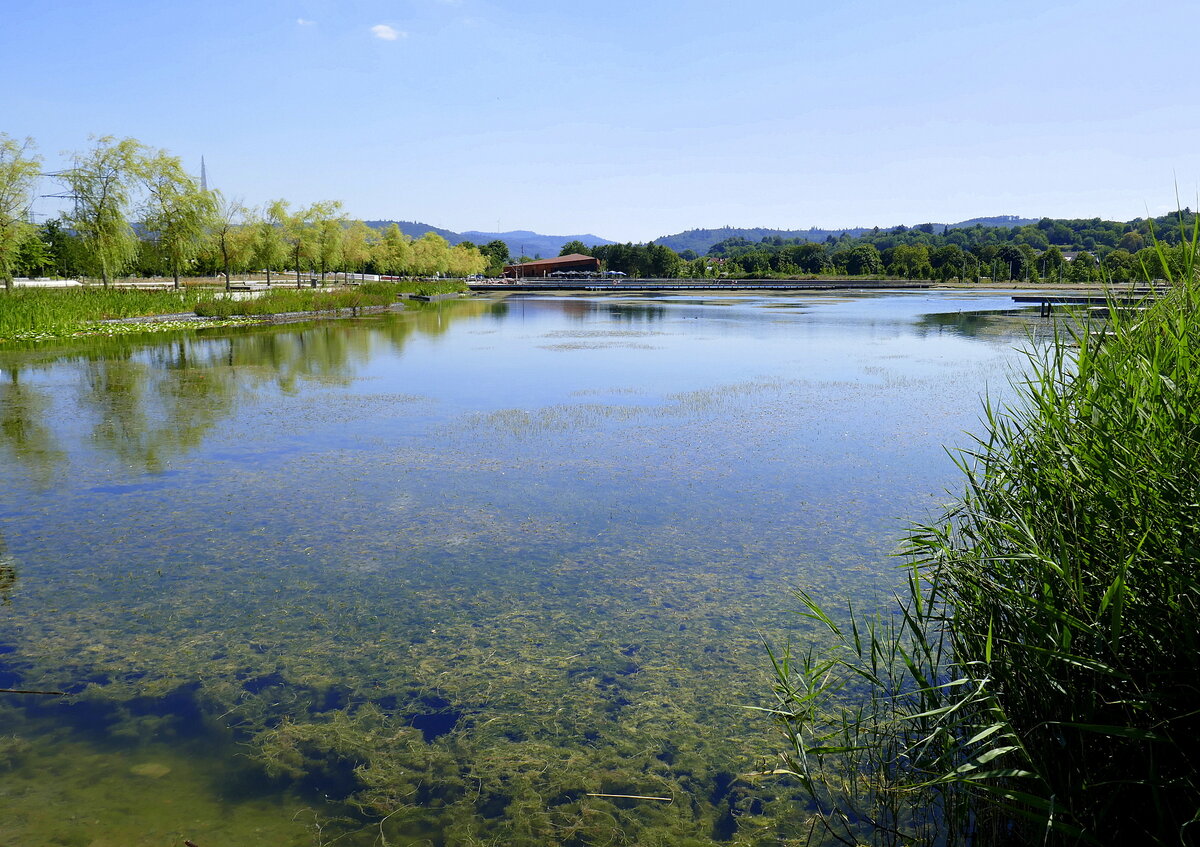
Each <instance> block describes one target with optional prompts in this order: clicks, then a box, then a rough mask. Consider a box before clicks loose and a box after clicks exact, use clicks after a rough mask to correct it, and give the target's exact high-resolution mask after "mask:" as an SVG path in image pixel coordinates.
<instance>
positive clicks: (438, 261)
mask: <svg viewBox="0 0 1200 847" xmlns="http://www.w3.org/2000/svg"><path fill="white" fill-rule="evenodd" d="M449 264H450V242H448V241H447V240H446V239H444V238H442V237H441V236H440V235H438V234H437V233H436V232H427V233H425V234H424V235H422V236H421V237H420V238H418V239H417V240H416V241H414V242H413V245H412V271H413V274H414V275H416V276H434V275H435V274H439V273H442V272H443V271H445V270H447V269H448V267H449Z"/></svg>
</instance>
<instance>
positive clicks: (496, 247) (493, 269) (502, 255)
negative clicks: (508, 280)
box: [480, 239, 510, 276]
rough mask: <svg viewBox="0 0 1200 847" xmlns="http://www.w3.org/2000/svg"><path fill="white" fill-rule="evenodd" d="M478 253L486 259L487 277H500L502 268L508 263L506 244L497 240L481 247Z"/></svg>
mask: <svg viewBox="0 0 1200 847" xmlns="http://www.w3.org/2000/svg"><path fill="white" fill-rule="evenodd" d="M480 252H481V253H483V255H484V256H485V257H486V258H487V262H488V264H487V274H488V275H489V276H500V274H501V273H503V271H504V266H505V265H507V264H508V263H509V261H510V259H509V255H508V244H507V243H505V242H504V241H501V240H499V239H496V240H495V241H489V242H488V243H487V244H485V245H483V247H481V248H480Z"/></svg>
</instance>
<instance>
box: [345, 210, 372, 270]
mask: <svg viewBox="0 0 1200 847" xmlns="http://www.w3.org/2000/svg"><path fill="white" fill-rule="evenodd" d="M378 240H379V233H378V231H376V230H374V229H372V228H371V227H369V226H367V225H366V224H365V223H364V222H362V221H352V222H351V223H350V225H349V226H348V227H346V231H345V232H344V233H343V234H342V263H343V267H345V268H346V273H347V274H349V273H352V272H353V273H362V272H363V269H364V268H365V267H366V265H367V262H369V261H370V260H371V256H372V251H373V248H374V246H375V242H376V241H378ZM351 269H353V270H351Z"/></svg>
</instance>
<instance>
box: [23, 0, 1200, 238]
mask: <svg viewBox="0 0 1200 847" xmlns="http://www.w3.org/2000/svg"><path fill="white" fill-rule="evenodd" d="M0 10H2V11H4V15H3V20H4V21H5V23H4V26H3V28H2V29H0V56H3V57H4V67H5V81H4V83H3V85H2V86H0V131H3V132H7V133H8V134H9V135H12V136H17V137H24V136H32V137H33V138H34V140H35V141H36V142H37V145H38V149H39V152H41V154H42V155H43V156H44V158H45V159H46V167H47V168H48V169H51V168H55V167H61V166H62V165H63V164H65V162H66V157H64V156H63V154H64V153H69V152H70V151H74V150H82V149H85V148H86V147H88V145H89V140H88V139H89V136H90V135H116V136H119V137H125V136H132V137H134V138H137V139H138V140H140V141H142V142H143V143H145V144H147V145H151V146H153V147H160V148H165V149H167V150H169V151H170V152H171V153H173V154H175V155H178V156H180V157H182V158H183V160H184V162H185V163H186V164H187V165H188V166H189V167H190V168H192V169H193V170H195V171H197V172H198V171H199V162H200V157H201V156H202V155H203V156H204V157H205V159H206V161H207V165H208V172H209V177H210V184H212V185H213V186H214V187H217V188H220V189H221V190H222V191H224V192H225V193H226V194H228V195H231V196H234V197H237V198H240V199H241V200H242V201H243V202H245V203H247V204H251V205H258V204H262V203H264V202H266V201H269V200H272V199H274V198H280V197H282V198H286V199H288V200H290V201H292V202H293V204H308V203H311V202H313V201H316V200H325V199H333V200H340V201H342V203H343V204H344V207H345V210H346V211H347V212H348V213H349V214H350V215H351V216H352V217H359V218H367V219H371V218H391V219H400V220H420V221H424V222H426V223H429V224H434V225H437V226H442V227H446V228H449V229H453V230H459V231H461V230H467V229H480V230H495V229H500V230H511V229H532V230H536V231H539V232H543V233H552V234H576V233H584V232H590V233H594V234H596V235H601V236H605V237H608V238H612V239H618V240H622V241H624V240H633V241H644V240H648V239H651V238H655V237H658V236H661V235H667V234H670V233H674V232H678V231H680V230H683V229H688V228H692V227H710V226H724V225H726V224H728V225H731V226H769V227H779V228H807V227H810V226H818V227H827V228H836V227H850V226H858V225H868V226H871V225H879V226H891V225H895V224H899V223H904V224H914V223H921V222H925V221H935V222H953V221H958V220H963V219H966V218H971V217H975V216H980V215H993V214H1018V215H1023V216H1030V217H1039V216H1042V215H1048V216H1051V217H1095V216H1099V217H1103V218H1109V219H1116V220H1127V219H1130V218H1133V217H1140V216H1144V215H1146V214H1147V212H1149V213H1150V214H1160V213H1162V212H1164V211H1167V210H1169V209H1172V208H1174V203H1175V196H1174V192H1175V184H1176V183H1178V186H1179V190H1180V194H1181V197H1182V202H1183V203H1184V204H1185V205H1191V206H1193V207H1194V206H1196V205H1197V203H1196V202H1195V198H1196V196H1197V193H1198V191H1200V104H1198V103H1197V102H1196V100H1197V95H1196V94H1195V86H1194V67H1195V57H1196V46H1195V40H1194V33H1195V15H1196V12H1195V8H1194V6H1193V4H1192V3H1191V2H1187V1H1186V0H1165V2H1157V3H1147V4H1135V3H1131V2H1115V0H1092V2H1027V0H1010V2H1005V3H997V2H986V3H985V2H974V0H971V1H970V2H968V0H959V2H943V0H928V1H927V2H923V3H895V2H878V0H843V2H828V3H813V2H808V0H794V2H776V0H763V2H755V0H749V1H748V2H742V3H736V2H729V0H725V2H720V3H717V2H707V0H700V2H689V3H682V2H677V3H662V2H659V3H655V2H652V0H651V2H645V1H644V0H643V2H630V0H608V2H604V3H596V2H562V0H559V2H550V0H529V1H528V2H515V0H514V2H503V1H502V0H240V2H232V0H208V2H204V3H195V2H190V1H189V0H176V2H163V0H154V2H144V1H143V0H104V2H100V0H59V2H32V0H0ZM47 188H48V190H47V193H49V190H51V188H52V187H50V186H47ZM37 210H38V211H39V212H41V213H42V214H48V213H50V212H52V211H53V208H52V206H51V201H42V202H41V203H40V204H39V206H38V207H37Z"/></svg>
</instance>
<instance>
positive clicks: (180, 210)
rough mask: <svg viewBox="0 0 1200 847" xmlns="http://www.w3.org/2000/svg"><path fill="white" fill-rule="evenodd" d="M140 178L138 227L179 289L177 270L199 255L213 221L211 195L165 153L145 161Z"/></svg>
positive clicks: (162, 151)
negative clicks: (142, 190) (141, 204)
mask: <svg viewBox="0 0 1200 847" xmlns="http://www.w3.org/2000/svg"><path fill="white" fill-rule="evenodd" d="M144 177H145V184H146V201H145V208H144V212H143V216H142V225H143V226H144V227H145V228H146V231H147V232H148V233H149V234H150V235H151V237H152V238H153V239H154V241H155V243H156V244H157V246H158V249H159V251H160V253H161V255H162V257H163V259H164V260H165V261H166V263H167V267H168V268H169V269H170V272H171V278H172V279H173V280H174V281H175V288H180V287H181V286H180V284H179V273H180V271H181V270H182V269H183V268H185V267H187V266H188V265H189V264H190V263H191V262H192V261H193V260H194V259H195V258H196V256H197V255H198V254H199V253H200V251H201V249H202V248H203V246H204V238H205V235H206V234H207V233H208V231H209V229H210V228H211V227H212V226H213V225H214V223H215V222H216V216H217V211H218V210H217V202H216V199H215V198H214V197H213V194H212V192H209V191H202V190H201V189H200V185H199V184H198V183H197V182H196V180H194V179H193V178H192V177H191V176H190V175H189V174H188V173H187V172H186V171H184V169H183V163H182V162H181V161H180V160H179V157H178V156H169V155H167V152H166V151H165V150H160V151H158V153H157V154H156V155H154V156H153V157H151V158H148V159H147V160H146V161H145V164H144Z"/></svg>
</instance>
